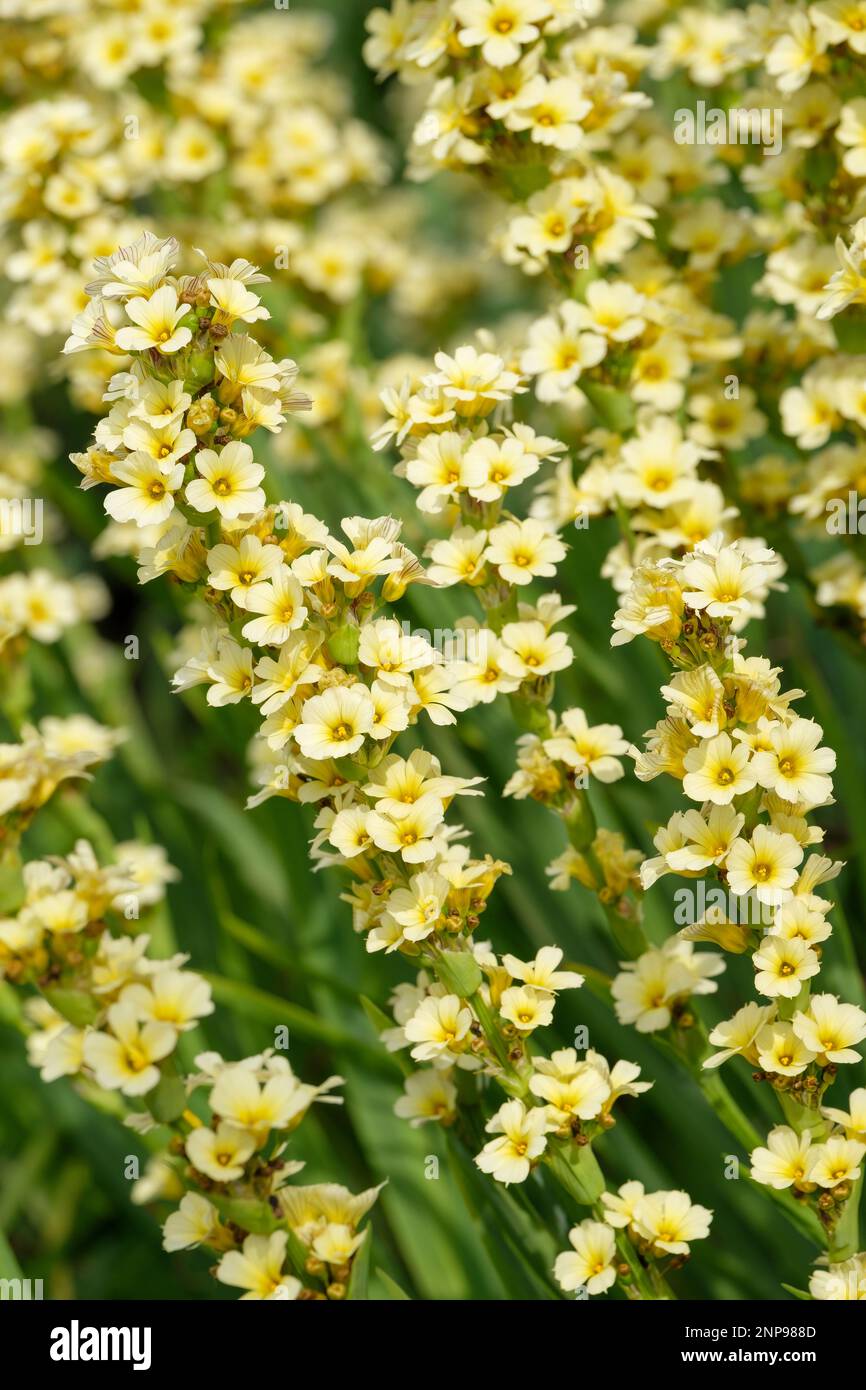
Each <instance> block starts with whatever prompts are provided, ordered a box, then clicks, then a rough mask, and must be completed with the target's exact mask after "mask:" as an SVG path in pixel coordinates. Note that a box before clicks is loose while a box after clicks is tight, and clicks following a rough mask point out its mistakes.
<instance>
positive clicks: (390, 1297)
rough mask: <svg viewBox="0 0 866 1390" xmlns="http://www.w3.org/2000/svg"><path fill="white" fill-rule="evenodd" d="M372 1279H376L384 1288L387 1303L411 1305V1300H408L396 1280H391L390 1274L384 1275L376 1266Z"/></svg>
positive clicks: (407, 1296) (382, 1270)
mask: <svg viewBox="0 0 866 1390" xmlns="http://www.w3.org/2000/svg"><path fill="white" fill-rule="evenodd" d="M373 1277H374V1279H378V1280H379V1283H380V1284H381V1285H382V1287H383V1288H384V1290H385V1295H386V1299H387V1301H388V1302H389V1303H396V1302H405V1303H411V1301H412V1300H411V1299H410V1297H409V1295H408V1294H407V1293H406V1291H405V1290H404V1289H401V1288H400V1285H399V1284H398V1283H397V1281H396V1279H392V1278H391V1276H390V1274H386V1273H385V1271H384V1269H379V1267H378V1266H377V1267H376V1268H375V1269H374V1270H373Z"/></svg>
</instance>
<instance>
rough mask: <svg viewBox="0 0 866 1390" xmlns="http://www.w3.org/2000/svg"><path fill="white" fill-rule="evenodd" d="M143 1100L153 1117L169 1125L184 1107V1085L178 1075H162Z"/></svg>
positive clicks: (177, 1117) (162, 1123) (181, 1112)
mask: <svg viewBox="0 0 866 1390" xmlns="http://www.w3.org/2000/svg"><path fill="white" fill-rule="evenodd" d="M145 1100H146V1102H147V1108H148V1110H149V1111H150V1113H151V1115H152V1116H153V1118H154V1119H155V1120H158V1121H159V1123H160V1124H161V1125H170V1124H171V1123H172V1121H174V1120H177V1119H179V1118H180V1116H181V1115H182V1114H183V1112H184V1110H185V1109H186V1087H185V1086H184V1084H183V1082H182V1081H181V1079H180V1077H179V1076H162V1077H160V1079H159V1081H158V1082H157V1084H156V1086H155V1087H154V1089H153V1090H152V1091H150V1092H149V1093H148V1095H147V1096H146V1097H145Z"/></svg>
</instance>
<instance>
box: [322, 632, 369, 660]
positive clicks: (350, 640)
mask: <svg viewBox="0 0 866 1390" xmlns="http://www.w3.org/2000/svg"><path fill="white" fill-rule="evenodd" d="M360 645H361V630H360V628H359V627H358V625H357V623H345V624H344V625H343V627H338V628H337V630H336V632H332V633H331V635H330V637H329V638H328V643H327V648H328V654H329V656H331V657H332V658H333V660H334V661H336V663H337V665H338V666H354V665H355V664H356V663H357V660H358V649H359V647H360Z"/></svg>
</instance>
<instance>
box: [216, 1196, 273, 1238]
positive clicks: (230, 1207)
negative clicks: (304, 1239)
mask: <svg viewBox="0 0 866 1390" xmlns="http://www.w3.org/2000/svg"><path fill="white" fill-rule="evenodd" d="M207 1199H208V1201H209V1202H212V1203H213V1205H214V1206H215V1207H216V1209H217V1211H218V1212H219V1214H220V1216H221V1217H222V1218H223V1219H224V1220H225V1221H233V1222H234V1223H235V1225H236V1226H240V1228H241V1230H244V1231H250V1232H252V1234H253V1235H255V1236H269V1235H270V1234H271V1232H272V1231H278V1230H279V1229H280V1228H281V1226H282V1224H283V1223H282V1221H281V1220H280V1218H279V1217H278V1216H275V1215H274V1213H273V1212H272V1211H271V1209H270V1207H269V1206H268V1204H267V1202H259V1201H257V1200H256V1199H255V1198H254V1197H223V1196H219V1195H217V1194H216V1193H213V1192H209V1193H208V1194H207Z"/></svg>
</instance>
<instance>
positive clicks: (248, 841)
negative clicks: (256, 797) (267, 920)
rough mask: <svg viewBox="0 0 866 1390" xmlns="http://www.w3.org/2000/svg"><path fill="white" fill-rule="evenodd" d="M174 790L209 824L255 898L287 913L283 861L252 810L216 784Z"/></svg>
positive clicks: (179, 786)
mask: <svg viewBox="0 0 866 1390" xmlns="http://www.w3.org/2000/svg"><path fill="white" fill-rule="evenodd" d="M172 793H173V795H174V797H175V798H176V800H177V801H179V802H180V803H181V805H183V806H186V807H187V809H188V810H190V811H192V812H193V814H194V815H195V816H196V817H197V818H198V819H199V820H200V821H201V822H202V823H203V824H204V825H205V826H207V828H208V830H209V831H210V832H211V833H212V835H213V837H214V839H215V840H216V841H217V842H218V844H219V845H220V847H221V849H222V850H223V853H224V854H225V855H226V857H227V858H228V859H229V860H230V861H231V863H232V864H233V866H234V868H235V870H236V872H237V875H238V877H239V878H240V879H241V880H242V882H243V883H244V884H245V885H246V887H247V888H248V889H249V890H250V892H251V893H252V894H253V897H254V898H257V899H259V900H260V901H262V902H265V903H267V904H268V906H269V907H272V908H276V909H277V910H278V911H280V912H285V910H286V908H287V907H288V905H289V904H288V896H289V895H288V884H287V881H286V875H285V872H284V870H283V865H282V862H281V860H280V858H279V855H278V854H277V853H276V851H275V850H274V848H273V846H272V845H271V843H270V842H269V841H268V840H266V839H265V838H264V836H263V835H262V834H260V832H259V829H258V827H257V824H256V822H255V821H254V820H253V819H252V818H251V817H250V816H249V815H248V813H247V812H245V811H243V810H242V809H241V808H240V807H239V806H236V805H235V803H234V802H233V801H230V800H229V798H228V797H227V796H223V795H222V794H221V793H220V792H218V791H216V790H215V789H214V788H213V787H202V786H199V785H198V784H197V783H194V782H181V783H180V784H175V785H174V786H173V788H172Z"/></svg>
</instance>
